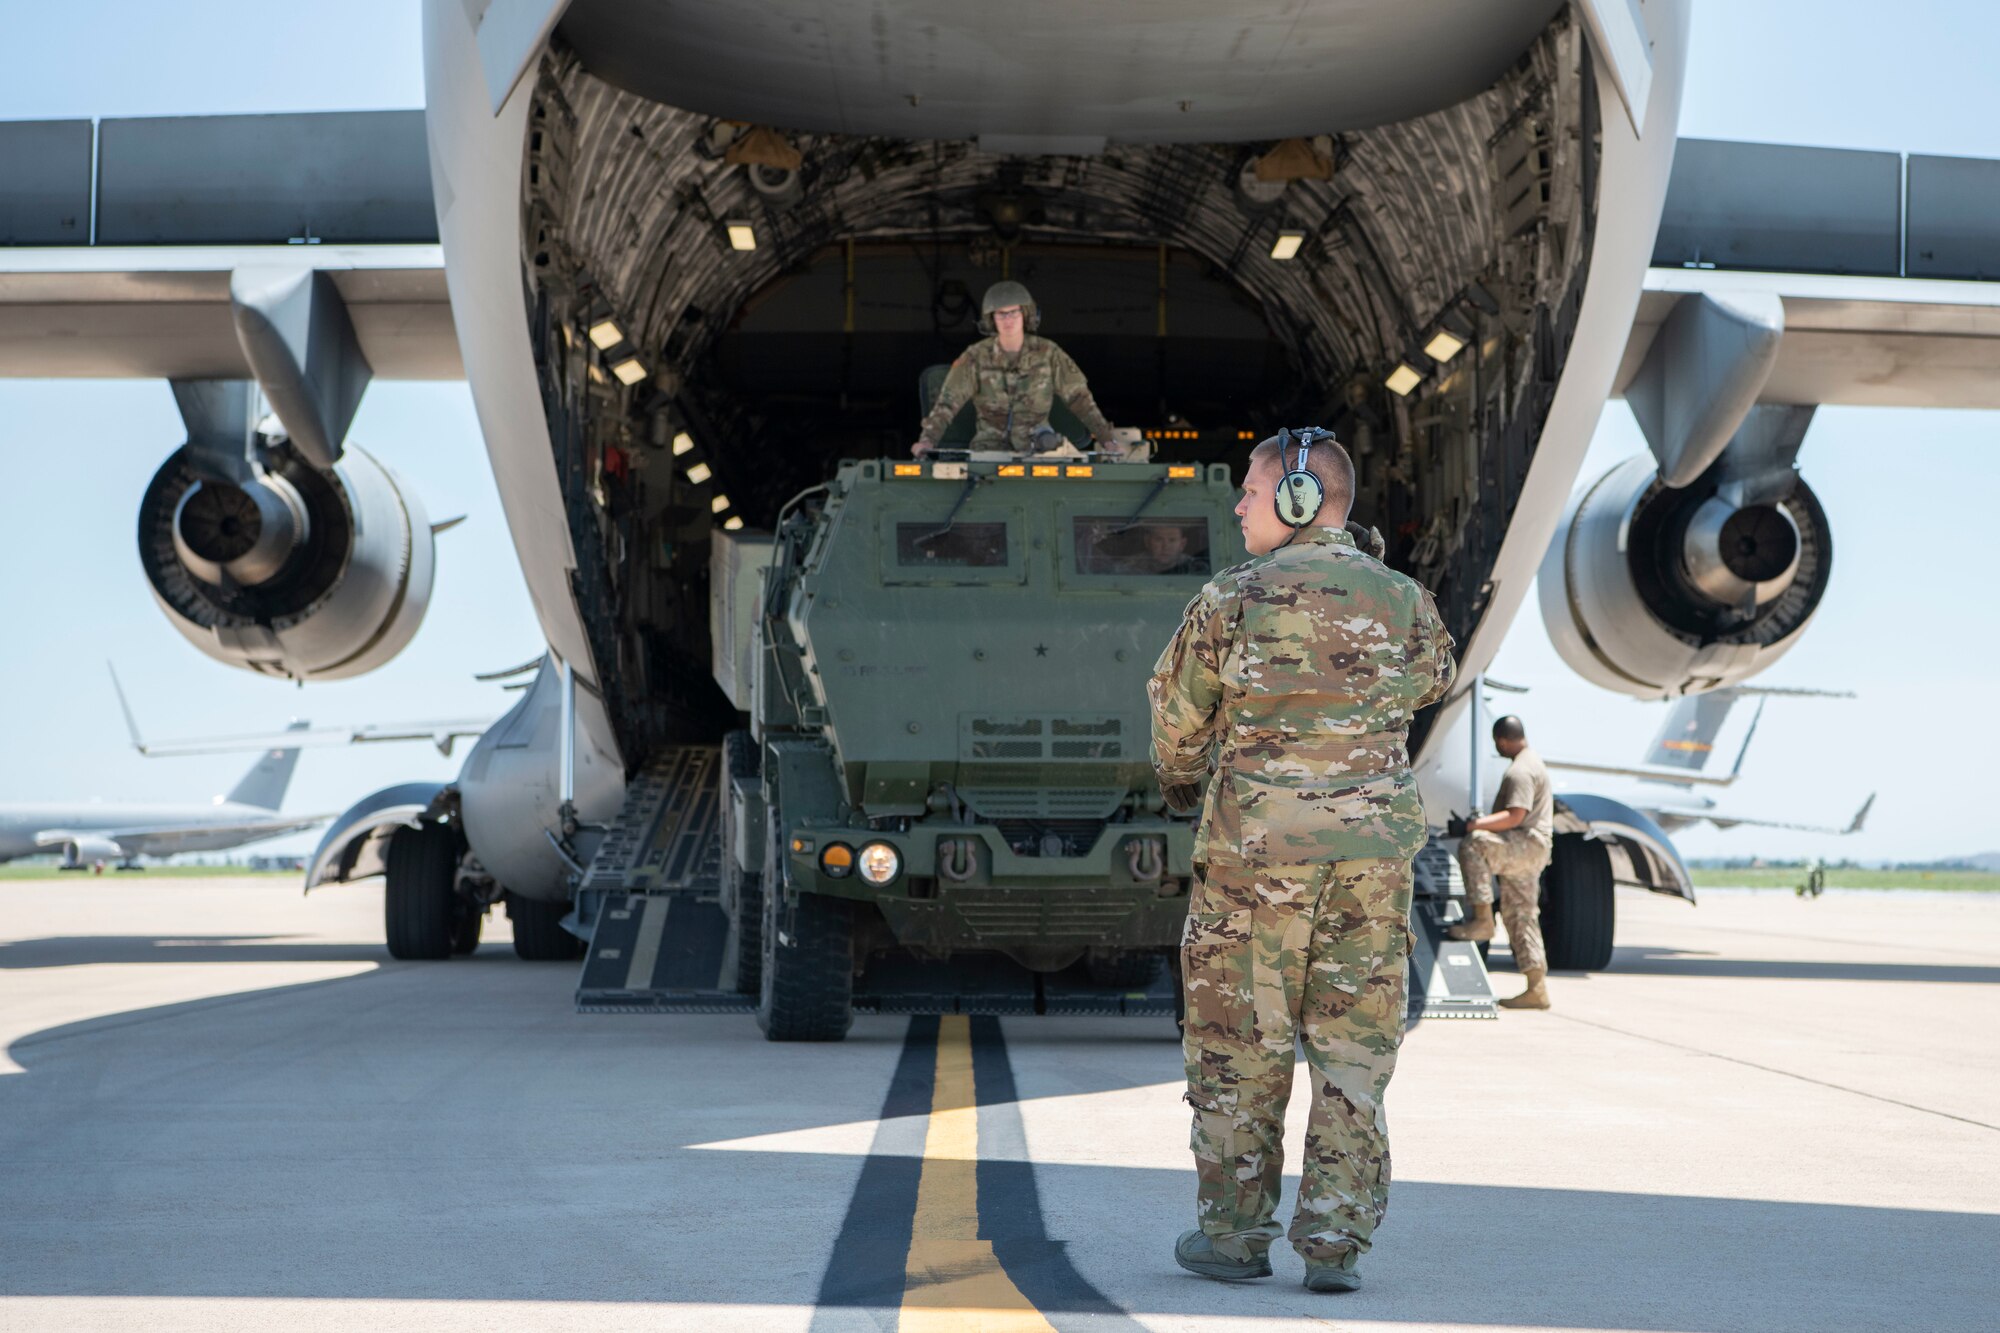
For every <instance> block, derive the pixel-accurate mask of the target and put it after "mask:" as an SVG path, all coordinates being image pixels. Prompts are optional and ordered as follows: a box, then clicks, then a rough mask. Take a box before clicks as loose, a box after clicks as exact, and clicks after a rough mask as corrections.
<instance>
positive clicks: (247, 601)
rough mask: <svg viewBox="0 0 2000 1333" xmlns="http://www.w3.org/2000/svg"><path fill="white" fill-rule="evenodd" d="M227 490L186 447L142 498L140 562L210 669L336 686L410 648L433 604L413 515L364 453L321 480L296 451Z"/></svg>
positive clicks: (273, 455) (273, 454) (345, 459)
mask: <svg viewBox="0 0 2000 1333" xmlns="http://www.w3.org/2000/svg"><path fill="white" fill-rule="evenodd" d="M263 457H264V466H262V467H259V468H258V469H256V470H255V471H254V474H253V475H250V476H247V477H244V478H241V479H237V480H229V479H224V478H220V477H217V476H215V475H213V473H212V472H211V471H210V470H208V469H203V468H199V467H198V466H197V461H198V456H197V455H196V454H195V453H194V452H193V451H192V450H190V449H187V448H183V449H181V450H180V451H179V452H177V453H176V454H174V456H173V457H171V458H169V459H168V460H167V461H166V463H165V465H164V466H162V467H161V468H160V470H159V472H158V473H156V474H155V475H154V477H153V480H152V484H151V485H149V486H148V487H147V488H146V495H145V499H144V500H143V501H141V503H140V506H139V559H140V563H141V564H143V565H144V566H145V569H146V578H147V581H148V582H150V583H151V584H152V588H153V596H154V599H155V600H156V601H158V602H159V604H160V607H161V609H162V610H164V611H165V612H166V613H167V619H168V620H169V621H171V622H172V623H173V626H174V628H175V629H178V630H179V631H180V632H181V633H182V634H183V635H184V636H186V638H187V640H188V641H189V642H190V643H192V644H194V645H195V647H197V648H199V649H201V650H202V651H203V652H204V653H206V654H208V655H209V656H210V657H213V658H214V659H216V660H217V661H218V662H224V663H227V664H228V665H230V666H235V667H242V668H243V669H245V670H247V671H255V672H258V673H259V674H261V675H270V676H283V677H287V678H290V679H293V680H301V681H304V680H340V679H343V678H346V677H349V676H358V675H361V674H363V673H365V672H368V671H372V670H374V669H375V668H376V667H378V666H381V665H382V664H383V663H384V662H387V661H388V660H389V659H390V658H392V657H394V656H395V655H396V654H397V653H399V652H401V651H402V650H403V648H404V647H405V646H406V645H407V644H408V643H409V642H410V639H411V638H412V637H413V636H414V635H415V634H416V632H417V628H418V626H419V625H421V624H422V623H423V618H424V612H425V610H426V609H427V608H428V607H429V605H430V595H431V579H432V575H433V572H434V568H435V565H434V560H433V549H432V540H433V539H432V535H431V529H430V523H429V520H428V519H427V518H426V517H425V514H424V509H423V505H422V503H421V502H420V501H419V500H418V499H417V497H416V496H415V495H414V494H412V493H411V492H410V491H409V490H408V488H407V487H405V486H404V485H403V484H402V482H401V481H400V480H399V479H398V478H397V477H396V475H395V473H393V472H391V471H390V470H389V469H388V468H386V467H384V466H383V465H382V464H381V463H379V462H377V461H376V460H375V459H374V458H372V457H370V456H369V455H368V454H366V453H364V452H362V451H361V450H359V449H353V448H350V449H348V450H347V451H346V453H345V454H344V455H343V456H342V458H341V460H340V461H339V462H338V463H337V464H335V465H334V466H333V467H332V468H331V469H330V470H326V471H322V470H320V469H317V468H314V467H312V466H310V465H308V464H307V463H306V462H305V461H304V460H303V459H301V458H300V457H299V456H298V454H297V453H296V452H295V451H292V450H290V449H283V448H280V449H276V450H272V451H269V452H267V453H265V454H264V455H263Z"/></svg>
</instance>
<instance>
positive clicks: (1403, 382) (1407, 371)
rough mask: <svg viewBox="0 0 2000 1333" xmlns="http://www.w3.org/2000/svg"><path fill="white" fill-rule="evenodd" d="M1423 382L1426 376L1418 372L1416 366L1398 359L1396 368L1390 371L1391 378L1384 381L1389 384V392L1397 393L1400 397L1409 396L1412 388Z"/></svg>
mask: <svg viewBox="0 0 2000 1333" xmlns="http://www.w3.org/2000/svg"><path fill="white" fill-rule="evenodd" d="M1423 382H1424V377H1423V376H1422V375H1420V374H1418V373H1417V371H1416V369H1415V367H1413V366H1411V365H1410V363H1409V362H1407V361H1398V362H1397V363H1396V368H1395V369H1394V370H1392V371H1390V372H1389V378H1387V379H1385V380H1383V381H1382V383H1383V384H1385V385H1387V386H1388V389H1389V392H1390V393H1393V394H1395V395H1396V396H1397V397H1398V398H1408V397H1409V396H1410V390H1412V389H1414V388H1416V387H1417V386H1418V385H1419V384H1422V383H1423Z"/></svg>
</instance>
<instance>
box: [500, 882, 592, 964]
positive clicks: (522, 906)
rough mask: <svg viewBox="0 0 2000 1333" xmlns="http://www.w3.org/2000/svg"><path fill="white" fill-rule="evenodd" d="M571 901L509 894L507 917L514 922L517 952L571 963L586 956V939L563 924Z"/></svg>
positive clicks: (526, 956)
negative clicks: (552, 900)
mask: <svg viewBox="0 0 2000 1333" xmlns="http://www.w3.org/2000/svg"><path fill="white" fill-rule="evenodd" d="M568 914H569V904H568V903H551V902H544V901H542V900H541V899H540V898H522V897H520V896H518V895H516V894H512V893H510V894H508V895H507V918H508V920H510V921H512V922H513V923H514V953H515V954H516V955H517V956H518V957H520V958H522V959H524V960H526V961H527V962H530V963H568V962H574V961H575V960H576V959H578V958H581V957H583V941H582V940H580V939H578V938H577V937H576V936H574V935H572V934H570V933H569V932H568V931H566V930H564V929H563V928H562V919H563V918H564V917H565V916H567V915H568Z"/></svg>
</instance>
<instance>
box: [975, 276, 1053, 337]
mask: <svg viewBox="0 0 2000 1333" xmlns="http://www.w3.org/2000/svg"><path fill="white" fill-rule="evenodd" d="M1010 305H1017V306H1019V307H1021V314H1022V315H1023V316H1025V318H1024V319H1023V320H1022V321H1021V322H1022V323H1023V324H1024V325H1026V326H1027V327H1026V331H1027V332H1029V333H1033V332H1034V331H1035V330H1036V329H1038V328H1040V327H1041V326H1042V308H1041V307H1040V306H1038V305H1036V304H1035V298H1034V297H1033V296H1031V295H1029V294H1028V289H1027V288H1026V287H1023V286H1022V285H1021V284H1020V283H1018V282H1015V281H1014V280H1013V279H1011V278H1010V279H1008V280H1007V281H1005V282H996V283H994V284H993V285H992V286H991V287H988V288H987V289H986V299H985V300H983V301H981V302H980V303H979V331H980V332H981V333H983V334H985V335H986V336H987V337H989V338H990V337H992V336H993V332H994V329H993V312H994V311H996V310H1004V309H1006V308H1007V307H1008V306H1010Z"/></svg>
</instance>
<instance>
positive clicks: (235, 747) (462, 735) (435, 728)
mask: <svg viewBox="0 0 2000 1333" xmlns="http://www.w3.org/2000/svg"><path fill="white" fill-rule="evenodd" d="M492 725H493V722H492V719H490V718H453V719H448V720H445V721H438V722H374V723H367V724H364V725H361V726H352V727H309V728H307V729H305V730H303V731H272V732H246V733H244V734H242V735H235V736H199V737H192V738H189V739H186V740H176V741H141V740H139V739H138V738H137V737H136V736H135V737H134V738H133V742H132V744H133V748H134V749H136V750H138V752H139V753H140V754H143V755H145V756H147V757H148V758H150V759H161V758H169V757H173V756H178V755H188V754H234V753H237V752H239V751H242V752H247V751H252V750H271V749H288V750H289V749H296V748H299V747H302V746H319V745H384V744H389V743H391V742H395V741H429V742H430V743H431V744H432V745H435V746H436V747H437V750H438V753H439V754H441V755H444V756H445V757H446V758H450V757H451V751H452V746H454V745H455V744H457V743H458V741H460V740H461V739H469V738H473V737H477V736H481V735H483V734H485V731H486V729H487V728H488V727H490V726H492Z"/></svg>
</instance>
